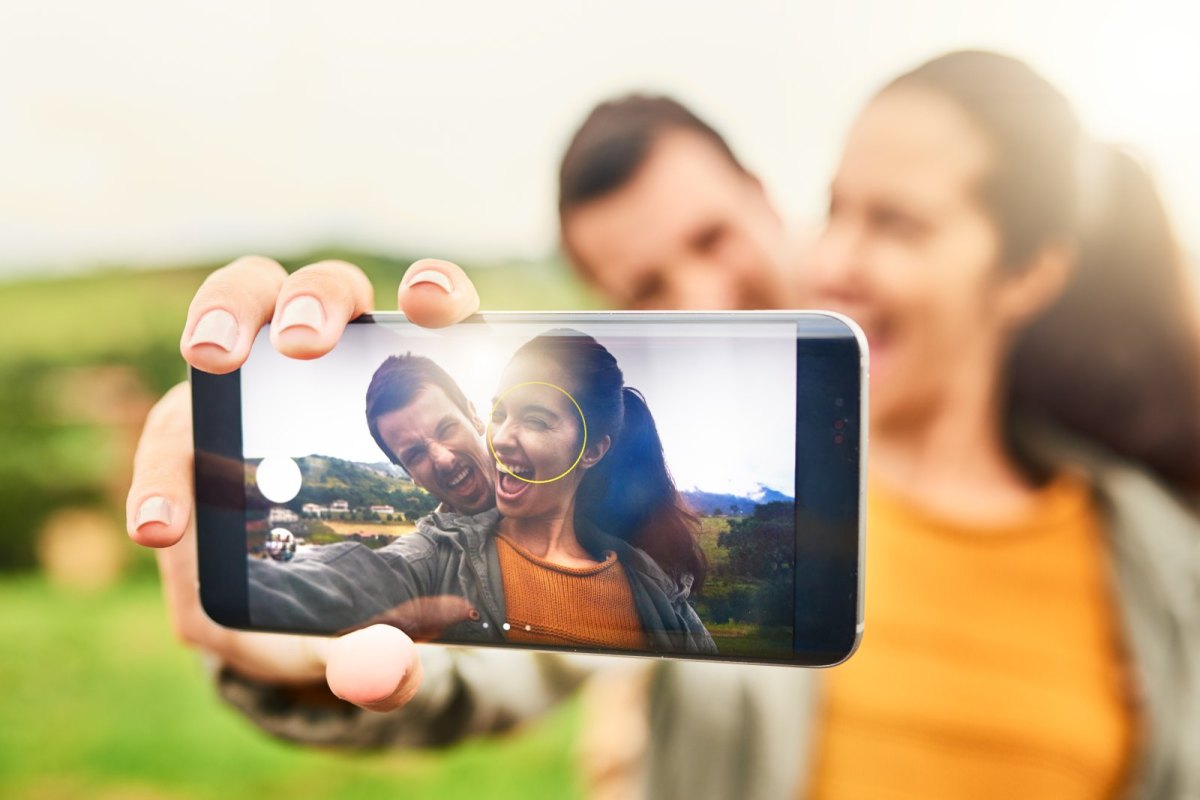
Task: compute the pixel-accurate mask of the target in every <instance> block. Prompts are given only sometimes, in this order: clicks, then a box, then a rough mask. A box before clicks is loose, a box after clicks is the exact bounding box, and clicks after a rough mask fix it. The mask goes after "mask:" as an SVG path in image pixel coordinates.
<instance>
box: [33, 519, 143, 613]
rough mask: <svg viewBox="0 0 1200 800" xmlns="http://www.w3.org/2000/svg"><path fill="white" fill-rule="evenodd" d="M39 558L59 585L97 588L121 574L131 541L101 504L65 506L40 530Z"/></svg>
mask: <svg viewBox="0 0 1200 800" xmlns="http://www.w3.org/2000/svg"><path fill="white" fill-rule="evenodd" d="M37 559H38V564H39V565H40V566H41V568H42V570H43V572H45V574H46V577H47V578H48V579H49V580H50V582H51V583H53V584H55V585H56V586H61V587H64V588H68V589H75V590H82V591H88V592H95V591H100V590H102V589H106V588H108V587H110V586H112V585H113V584H114V583H115V582H116V581H117V580H118V579H119V578H120V577H121V573H122V571H123V570H124V568H125V564H126V562H127V561H128V559H129V545H128V541H127V537H126V536H125V534H124V531H122V530H121V528H120V526H118V525H117V523H116V522H115V521H114V520H113V517H112V515H111V514H110V513H107V512H105V511H103V510H101V509H97V508H86V507H74V508H62V509H59V510H58V511H55V512H54V513H52V514H51V515H50V516H49V517H48V518H47V519H46V521H45V523H43V525H42V527H41V530H40V531H38V535H37Z"/></svg>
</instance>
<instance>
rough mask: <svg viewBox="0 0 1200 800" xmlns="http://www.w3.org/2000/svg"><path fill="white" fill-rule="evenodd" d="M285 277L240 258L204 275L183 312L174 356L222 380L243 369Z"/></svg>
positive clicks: (267, 264) (270, 266) (264, 261)
mask: <svg viewBox="0 0 1200 800" xmlns="http://www.w3.org/2000/svg"><path fill="white" fill-rule="evenodd" d="M286 277H287V272H286V271H285V270H284V268H283V267H281V266H280V265H279V263H278V262H276V261H272V260H271V259H269V258H265V257H263V256H245V257H243V258H239V259H238V260H237V261H234V262H233V263H231V264H229V265H228V266H225V267H222V268H221V269H219V270H217V271H216V272H214V273H212V274H211V275H209V276H208V277H207V278H206V279H205V280H204V283H203V284H201V285H200V289H199V290H197V292H196V296H195V297H194V298H192V304H191V306H190V307H189V308H188V318H187V323H186V324H185V325H184V327H183V336H182V337H181V338H180V340H179V351H180V352H181V353H183V357H184V359H185V360H186V361H187V362H188V363H189V364H191V365H192V366H193V367H195V368H196V369H201V370H204V371H205V372H212V373H215V374H219V375H223V374H225V373H227V372H232V371H233V370H235V369H237V368H238V367H240V366H241V365H242V363H243V362H245V360H246V356H247V355H249V353H250V345H251V344H253V343H254V337H255V336H256V335H257V334H258V330H259V328H261V327H262V326H263V325H264V324H265V323H266V322H267V320H269V319H270V318H271V314H272V313H274V311H275V299H276V298H277V296H278V295H279V289H280V287H281V286H282V285H283V281H284V278H286Z"/></svg>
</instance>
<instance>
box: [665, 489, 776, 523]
mask: <svg viewBox="0 0 1200 800" xmlns="http://www.w3.org/2000/svg"><path fill="white" fill-rule="evenodd" d="M680 494H682V495H683V497H684V499H685V500H687V502H688V505H690V506H691V507H692V509H693V510H694V511H695V512H696V513H697V514H700V515H701V516H706V517H711V516H713V515H714V514H716V513H717V512H720V513H722V514H729V515H734V516H738V515H742V514H749V513H750V512H752V511H753V510H754V507H755V506H758V505H762V504H764V503H774V502H778V501H784V502H788V503H790V502H792V501H793V498H792V497H790V496H788V495H786V494H783V493H782V492H778V491H776V490H774V489H769V488H767V487H766V486H760V487H759V489H758V491H757V492H754V493H753V494H750V495H738V494H723V493H719V492H705V491H701V490H699V489H689V490H687V491H684V492H681V493H680Z"/></svg>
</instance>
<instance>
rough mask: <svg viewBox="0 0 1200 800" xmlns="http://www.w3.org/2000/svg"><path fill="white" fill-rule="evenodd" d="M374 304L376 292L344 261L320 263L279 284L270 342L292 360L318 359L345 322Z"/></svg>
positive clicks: (365, 277) (338, 336)
mask: <svg viewBox="0 0 1200 800" xmlns="http://www.w3.org/2000/svg"><path fill="white" fill-rule="evenodd" d="M374 305H375V290H374V289H373V288H372V286H371V281H370V280H368V279H367V276H366V275H365V274H364V273H363V271H362V270H361V269H359V268H358V267H356V266H354V265H353V264H349V263H347V262H345V261H319V262H317V263H315V264H309V265H308V266H307V267H303V268H301V269H298V270H296V271H295V272H294V273H292V274H291V275H289V276H288V278H287V280H286V281H284V283H283V287H282V288H281V289H280V290H279V296H278V298H277V300H276V302H275V316H274V317H273V319H272V321H271V342H272V343H273V344H274V345H275V349H276V350H278V351H279V352H281V353H283V354H284V355H285V356H290V357H292V358H317V357H318V356H322V355H325V354H326V353H328V352H329V351H330V350H332V349H333V347H334V345H336V344H337V342H338V339H339V338H341V335H342V330H343V329H344V328H345V327H346V323H347V322H349V321H350V320H352V319H354V318H355V317H358V316H361V315H362V314H365V313H367V312H368V311H370V310H371V308H372V307H373V306H374Z"/></svg>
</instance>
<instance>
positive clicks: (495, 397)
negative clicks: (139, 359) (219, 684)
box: [192, 312, 864, 666]
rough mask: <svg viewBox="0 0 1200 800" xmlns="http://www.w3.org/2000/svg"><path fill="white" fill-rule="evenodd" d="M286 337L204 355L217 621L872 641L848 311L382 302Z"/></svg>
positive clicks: (659, 646) (208, 523)
mask: <svg viewBox="0 0 1200 800" xmlns="http://www.w3.org/2000/svg"><path fill="white" fill-rule="evenodd" d="M284 322H285V323H286V315H285V317H284ZM285 329H286V325H285ZM274 336H275V332H274V331H273V330H272V331H267V330H264V331H263V332H262V333H260V334H259V337H258V341H257V343H256V345H255V346H254V347H253V348H252V350H251V353H250V356H249V358H248V360H247V362H246V364H245V365H244V366H243V367H242V368H241V369H240V370H238V371H236V372H233V373H229V374H226V375H220V376H218V375H212V374H209V373H205V372H202V371H194V372H193V376H192V386H193V401H194V409H195V420H196V427H195V441H196V448H197V453H198V459H197V472H196V485H197V497H198V501H199V506H198V512H199V514H198V519H199V528H200V538H199V548H200V585H201V597H202V599H203V602H204V606H205V608H206V610H207V611H208V612H209V614H210V616H212V617H213V618H214V619H216V620H218V621H219V622H221V623H223V624H225V625H228V626H231V627H237V628H247V629H257V630H273V631H282V632H303V633H316V634H329V633H334V632H338V631H342V630H346V629H351V628H354V627H356V626H359V625H365V624H368V623H370V622H371V621H375V620H379V619H384V618H387V617H388V616H389V615H390V617H391V618H392V619H393V620H398V621H399V624H401V625H402V626H403V627H405V628H406V629H407V630H408V632H409V633H410V634H413V633H417V632H420V633H421V634H422V636H423V637H431V638H433V639H434V640H436V641H442V642H449V643H465V644H481V645H489V646H505V647H536V648H541V649H559V650H564V649H565V650H571V651H575V652H601V653H626V654H647V653H649V654H655V655H672V656H679V657H689V658H716V659H722V660H736V661H756V662H765V663H784V664H797V665H809V666H814V665H828V664H832V663H836V662H838V661H841V660H843V659H844V658H846V657H847V656H848V655H849V653H850V652H852V650H853V649H854V647H855V645H856V643H857V640H858V634H859V632H860V630H861V602H860V597H861V587H860V580H861V570H860V568H859V565H860V557H861V552H862V550H861V535H862V526H861V500H862V460H861V443H862V437H861V434H860V422H861V418H862V413H861V412H862V408H861V406H862V402H863V400H862V398H863V391H862V389H863V377H864V351H863V347H862V343H861V337H860V335H859V334H858V332H857V330H856V329H855V328H854V326H853V325H852V324H851V323H848V322H847V321H845V320H843V319H841V318H838V317H836V316H835V315H829V314H823V313H819V312H789V313H780V312H771V313H768V312H724V313H706V314H679V313H666V314H663V313H650V312H599V313H590V314H589V313H581V314H566V313H561V314H560V313H555V314H489V315H484V316H478V317H472V318H471V319H469V320H467V321H465V322H464V323H462V324H460V325H457V326H454V327H453V328H449V329H446V330H444V331H438V332H434V331H430V330H428V329H425V328H420V327H418V326H414V325H412V324H411V323H408V322H407V321H406V320H404V319H403V318H402V317H399V316H397V315H387V314H376V315H370V316H363V317H360V318H358V319H356V320H355V321H354V323H353V324H351V325H350V326H349V327H348V328H347V330H346V331H345V333H344V334H343V337H342V339H341V342H340V343H339V345H338V347H337V348H336V349H335V350H334V351H332V352H330V353H328V354H327V355H325V356H324V357H322V358H320V359H315V360H312V361H309V362H303V363H302V362H297V361H295V360H291V359H285V358H281V357H280V356H279V355H278V353H277V352H276V351H275V350H274V349H273V348H272V347H271V346H270V341H271V340H272V339H273V338H274ZM364 408H365V415H364V413H363V411H364ZM481 409H488V410H487V411H482V410H481Z"/></svg>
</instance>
